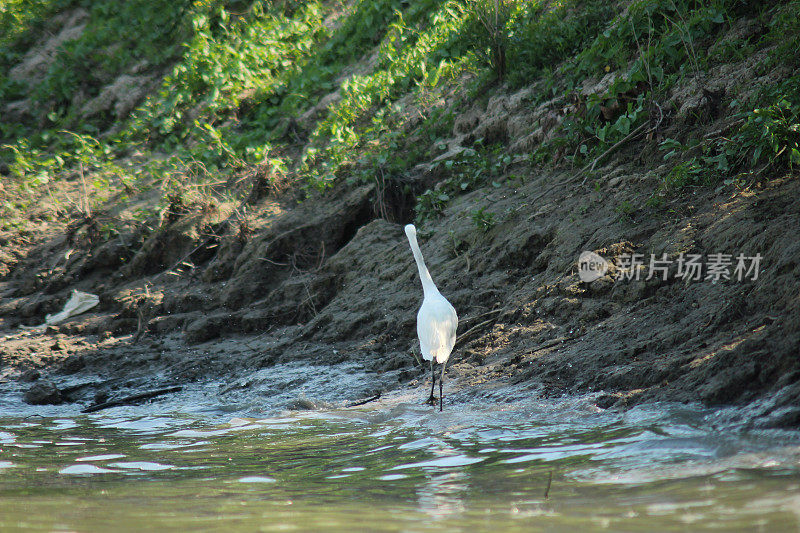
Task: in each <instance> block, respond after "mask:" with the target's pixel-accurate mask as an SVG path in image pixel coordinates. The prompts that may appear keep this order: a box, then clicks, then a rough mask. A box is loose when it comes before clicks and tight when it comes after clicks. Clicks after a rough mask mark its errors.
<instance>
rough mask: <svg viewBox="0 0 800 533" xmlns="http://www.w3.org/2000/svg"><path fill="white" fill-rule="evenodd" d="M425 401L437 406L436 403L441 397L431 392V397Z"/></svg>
mask: <svg viewBox="0 0 800 533" xmlns="http://www.w3.org/2000/svg"><path fill="white" fill-rule="evenodd" d="M423 403H426V404H428V405H433V406H436V404H438V403H439V399H438V398H437V397H436V396H434V395H433V394H431V396H430V398H428V399H427V400H425V402H423Z"/></svg>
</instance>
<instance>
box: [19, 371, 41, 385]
mask: <svg viewBox="0 0 800 533" xmlns="http://www.w3.org/2000/svg"><path fill="white" fill-rule="evenodd" d="M40 376H41V374H40V373H39V371H38V370H36V369H35V368H29V369H28V370H26V371H25V372H23V373H22V375H21V376H20V377H19V380H20V381H21V382H23V383H30V382H32V381H36V380H37V379H39V377H40Z"/></svg>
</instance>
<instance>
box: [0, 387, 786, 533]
mask: <svg viewBox="0 0 800 533" xmlns="http://www.w3.org/2000/svg"><path fill="white" fill-rule="evenodd" d="M198 387H200V388H199V389H198V390H199V391H200V393H198V394H197V396H195V397H190V396H184V397H176V398H173V399H172V400H170V402H171V403H170V402H162V403H157V404H152V405H146V406H139V407H120V408H115V409H110V410H108V411H104V412H99V413H95V414H91V415H75V416H69V417H68V416H64V415H63V414H60V415H58V416H53V417H23V416H14V417H11V416H6V417H4V418H3V417H0V427H2V430H0V530H2V531H6V530H17V529H33V530H46V531H50V530H59V529H66V530H79V531H103V530H115V531H126V530H130V531H141V530H145V529H167V530H170V529H183V530H187V529H189V530H193V531H194V530H204V529H205V530H219V529H231V530H235V529H239V530H247V531H252V530H263V531H272V530H286V529H289V530H292V529H294V530H300V531H316V530H322V529H324V530H342V531H351V530H353V528H354V526H356V527H358V528H362V529H363V528H366V529H372V530H378V531H427V530H431V531H433V530H435V531H466V530H487V529H497V530H502V531H529V530H531V529H547V530H557V531H559V530H563V531H575V530H576V529H577V528H589V529H598V528H608V529H610V530H650V531H653V530H662V529H679V530H682V529H701V528H706V527H711V526H713V527H718V528H722V529H729V530H730V529H734V530H735V529H759V528H761V529H763V530H765V531H776V530H787V529H796V528H797V527H798V524H800V518H799V516H800V439H799V438H798V436H797V435H796V434H792V433H788V432H775V431H771V432H766V431H762V432H745V431H742V430H736V429H729V430H725V431H722V430H719V429H718V428H717V427H716V426H715V418H714V417H715V416H716V413H714V412H711V411H704V410H700V409H690V408H687V407H685V406H674V405H673V406H670V405H660V406H658V405H657V406H649V407H641V408H635V409H631V410H629V411H626V412H617V411H603V410H600V409H597V408H596V407H594V406H593V404H592V403H591V402H589V401H586V400H581V399H569V400H557V401H555V400H554V401H539V400H534V399H520V400H517V401H513V402H508V401H504V402H498V401H496V400H495V399H492V398H489V399H486V398H484V399H483V400H480V401H478V400H474V399H472V400H469V401H461V402H458V403H456V402H455V401H454V402H453V405H452V406H451V408H450V409H449V410H446V411H445V412H444V413H439V412H438V411H435V410H433V409H430V408H427V407H424V406H422V405H419V403H418V398H417V395H414V394H409V393H404V394H401V393H397V394H395V395H391V396H390V397H389V398H385V399H384V400H383V401H382V402H381V403H376V404H371V405H367V406H363V407H359V408H354V409H344V408H329V409H326V410H317V411H284V412H281V411H280V410H273V411H271V412H269V414H267V413H265V414H264V416H253V415H254V414H256V413H254V412H253V411H254V410H253V409H252V407H250V408H249V409H246V410H240V411H236V412H233V413H231V409H228V408H226V409H219V410H216V411H215V410H214V409H213V407H212V406H210V405H208V402H209V401H210V400H207V399H206V402H207V403H206V404H203V402H202V400H200V399H199V398H208V396H207V395H206V394H205V393H204V392H203V390H204V389H202V387H204V386H198ZM187 394H191V392H189V393H187ZM327 400H328V399H326V401H327ZM187 405H192V406H193V411H192V412H191V413H187V411H186V409H185V407H186V406H187ZM262 411H263V410H262ZM551 475H552V486H551V487H550V490H549V497H548V498H545V490H546V488H547V486H548V479H549V478H550V477H551Z"/></svg>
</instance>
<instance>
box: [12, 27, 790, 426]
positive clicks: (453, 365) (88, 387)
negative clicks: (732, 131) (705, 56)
mask: <svg viewBox="0 0 800 533" xmlns="http://www.w3.org/2000/svg"><path fill="white" fill-rule="evenodd" d="M739 30H741V28H740V29H739ZM739 30H737V31H739ZM741 31H744V30H741ZM748 61H749V60H748ZM745 63H746V62H742V63H739V64H736V65H730V66H728V67H726V68H721V69H719V71H718V72H716V73H712V75H714V76H715V77H714V78H713V80H710V81H708V80H707V81H706V83H705V86H706V87H712V88H713V90H714V91H723V93H724V94H726V95H728V96H729V97H731V95H735V94H739V93H741V92H742V91H748V90H750V88H749V87H742V86H739V85H741V84H740V83H739V82H740V80H741V79H742V78H743V74H742V72H743V71H744V70H743V69H745V70H746V69H747V68H749V67H748V65H747V64H745ZM771 75H772V76H780V73H777V74H776V73H773V74H771ZM770 79H772V78H770ZM610 80H611V78H610V77H606V78H603V79H600V80H594V81H591V82H587V84H586V85H585V87H584V93H585V94H591V93H597V94H600V93H602V92H603V91H605V88H607V87H608V85H609V83H610ZM534 89H535V88H534ZM531 90H533V89H527V90H526V91H521V92H518V93H514V94H508V93H506V92H504V90H503V89H502V88H500V89H497V90H496V94H494V95H493V96H491V97H490V98H489V99H488V101H486V102H476V103H474V104H472V105H471V106H468V108H467V109H465V110H464V113H463V115H462V116H461V117H459V118H458V120H456V121H455V126H454V129H453V136H452V139H450V141H449V142H448V143H447V145H448V151H447V153H446V154H444V156H443V157H444V158H447V157H451V156H454V155H456V154H458V153H459V152H460V151H461V150H462V149H463V147H464V146H467V145H469V143H470V142H473V141H474V140H475V139H477V138H483V139H487V140H489V141H491V142H503V143H505V144H506V145H507V146H509V150H510V151H511V152H513V153H525V152H527V151H529V150H530V149H531V147H532V146H535V145H537V144H538V143H540V142H542V141H543V140H544V139H546V138H547V137H548V136H550V135H552V134H553V132H554V128H555V126H556V125H557V124H558V123H559V122H560V121H561V120H562V119H563V116H564V112H565V111H564V110H563V109H557V108H556V107H555V106H553V105H552V104H551V103H545V104H543V105H540V106H535V107H534V106H532V105H531V104H530V95H531ZM737 91H738V92H737ZM714 94H716V93H714ZM670 98H671V101H670V107H671V108H672V109H675V110H677V111H678V112H677V113H675V114H674V116H668V117H666V119H665V121H664V124H663V125H662V129H661V130H660V131H659V132H657V134H658V135H661V136H667V135H669V134H670V133H674V132H675V131H679V130H680V129H681V128H688V127H691V128H694V129H695V130H696V131H697V132H698V134H702V133H703V132H708V131H720V130H721V129H724V128H725V127H728V126H729V125H730V123H731V118H730V117H726V116H724V114H719V113H716V112H713V111H714V110H713V109H712V107H713V106H710V104H709V101H710V100H709V97H708V96H707V95H706V96H705V99H704V96H702V91H698V90H697V87H694V88H693V86H691V84H688V85H685V86H681V87H678V88H676V90H675V91H674V93H673V94H672V95H671V96H670ZM331 101H334V99H332V98H327V97H326V98H325V99H323V100H322V101H321V102H320V105H321V107H320V108H319V109H317V108H314V112H313V113H310V114H309V115H308V116H306V117H303V120H304V121H305V122H313V121H314V120H316V116H317V115H318V114H320V113H321V112H322V109H323V108H324V107H326V106H327V105H329V104H330V102H331ZM109 105H110V104H109ZM703 109H705V110H706V111H708V112H701V111H702V110H703ZM318 112H319V113H318ZM690 122H691V123H690ZM648 146H649V147H650V148H648ZM650 152H652V143H649V144H648V145H646V141H643V140H639V141H635V142H632V143H630V145H628V146H624V147H623V148H622V149H621V150H620V151H619V153H617V154H614V157H613V158H612V159H610V160H609V161H608V162H604V163H603V164H601V165H600V167H601V168H598V169H597V170H596V172H595V173H594V174H593V175H592V176H591V179H587V180H585V181H586V183H585V184H584V183H581V182H580V181H575V180H574V179H571V178H573V177H574V176H573V174H574V172H575V169H568V170H566V171H564V172H557V171H547V172H545V171H542V170H538V169H531V168H530V167H529V166H527V163H526V162H525V158H522V157H519V158H517V159H516V160H515V163H514V164H512V165H511V166H510V167H509V168H508V169H506V178H505V179H504V180H500V181H501V183H500V184H499V187H494V186H489V187H486V188H483V189H480V190H477V191H474V192H472V193H469V194H466V195H464V196H462V197H460V198H458V199H456V200H455V201H453V202H452V203H451V205H450V206H449V207H448V208H447V210H446V211H445V213H444V215H443V216H442V217H441V218H440V219H438V220H436V221H434V222H431V223H430V224H428V225H426V226H425V227H424V228H422V229H421V230H420V241H421V247H422V251H423V254H424V255H425V258H426V261H427V263H428V266H429V268H430V270H431V273H432V275H433V278H434V280H435V281H436V282H437V284H438V286H439V288H440V290H441V292H442V293H443V294H444V295H445V296H446V297H447V298H448V299H449V300H450V301H451V302H452V303H453V305H454V306H455V308H456V309H457V311H458V313H459V317H460V324H459V339H458V342H457V345H456V349H455V352H454V354H453V357H452V358H451V362H450V364H449V365H448V375H449V376H450V378H455V379H457V380H458V381H459V383H460V386H461V387H465V388H466V389H469V387H470V386H473V385H478V384H485V383H487V382H493V381H497V382H503V383H505V384H509V383H511V384H515V383H516V384H520V387H521V388H524V390H531V389H532V388H536V387H537V386H538V389H537V390H539V391H540V393H541V394H543V395H562V394H572V393H584V392H597V393H599V394H598V396H597V404H598V406H599V407H602V408H620V409H624V408H625V407H626V406H629V405H633V404H637V403H641V402H657V401H664V400H676V401H681V402H701V403H704V404H707V405H729V404H735V405H741V406H749V407H748V408H747V409H748V410H746V422H747V423H751V424H757V425H761V426H764V427H774V426H781V427H787V426H788V427H797V426H798V425H800V407H798V406H800V364H799V361H800V359H798V347H800V296H799V295H800V266H799V260H800V241H798V239H797V233H796V232H797V229H798V228H799V227H800V224H799V223H798V222H799V221H798V213H800V200H799V199H800V190H799V188H800V183H798V180H797V177H796V175H792V174H774V173H773V174H771V175H761V176H758V177H757V178H755V179H753V180H751V181H750V182H748V183H746V184H741V185H739V186H736V185H733V186H720V187H719V188H717V189H711V188H688V189H687V190H686V191H684V192H682V193H680V194H677V195H673V196H669V197H667V198H666V199H664V203H662V204H661V205H658V206H653V205H651V204H649V203H648V202H647V200H648V199H649V198H651V197H652V196H653V195H654V194H655V193H656V192H657V191H658V190H659V187H660V186H661V184H662V182H663V177H664V175H665V173H666V172H667V168H666V167H665V166H661V164H660V157H656V156H654V155H652V153H650ZM648 154H649V155H648ZM656 155H658V154H656ZM440 158H441V157H440ZM427 163H431V162H425V163H423V164H421V165H420V166H418V168H419V169H420V172H422V173H424V171H425V169H426V168H431V166H430V165H427V166H426V164H427ZM603 165H605V166H603ZM421 179H423V180H428V179H429V178H428V177H425V176H423V177H422V178H421ZM559 183H563V184H564V185H563V186H558V184H559ZM64 186H65V187H70V186H71V187H74V186H76V185H75V184H74V183H73V184H69V183H68V184H65V185H64ZM610 199H612V200H611V201H610ZM250 200H251V202H250V204H251V205H249V207H250V209H249V211H248V215H247V216H246V217H244V218H237V216H235V215H234V213H235V212H237V211H236V210H234V209H233V207H234V206H230V205H228V206H224V205H212V204H209V203H203V202H197V203H189V204H180V205H177V204H176V205H173V206H171V208H170V210H169V213H167V214H166V215H164V216H162V217H161V219H160V220H159V221H158V224H156V229H155V230H154V231H152V232H145V231H144V230H143V229H142V228H141V226H138V225H136V224H134V223H133V222H132V221H127V222H126V219H125V217H124V213H111V212H108V213H106V214H105V215H104V216H108V217H111V218H113V219H114V221H115V223H116V224H117V226H118V227H119V234H118V235H117V236H116V237H114V238H112V239H110V240H103V239H101V238H98V228H97V227H96V221H93V220H75V221H73V222H72V223H71V224H70V225H64V224H59V223H58V222H52V221H50V220H49V219H48V218H47V217H46V216H44V214H43V213H44V212H46V211H47V206H46V204H42V205H40V206H38V207H34V208H32V210H31V212H30V213H29V214H28V218H27V219H26V221H25V224H24V227H23V228H22V229H19V230H15V231H6V232H4V233H2V234H0V244H1V245H2V252H1V255H0V297H2V302H0V334H1V335H4V337H3V339H2V342H0V380H4V381H7V382H15V383H16V384H17V385H16V386H17V388H18V390H19V391H28V394H29V396H30V398H29V399H30V400H31V402H32V403H37V402H39V401H49V402H58V401H64V402H83V403H90V402H92V401H96V400H98V399H102V398H104V397H105V398H107V397H108V395H109V394H115V393H119V392H120V391H125V390H128V389H141V388H146V387H154V386H158V385H171V384H176V383H178V384H179V383H184V382H189V381H201V380H210V379H220V378H222V379H230V380H231V381H232V382H235V383H237V384H236V386H235V387H236V390H246V389H247V388H248V380H247V379H246V377H247V376H248V375H249V374H251V373H253V372H255V371H256V370H257V369H259V368H263V367H268V366H271V365H274V364H276V363H282V362H289V361H298V360H303V361H309V362H312V363H315V364H334V363H340V362H345V361H347V362H352V363H353V364H354V365H358V368H361V369H363V371H364V375H365V380H366V379H368V378H367V376H368V375H381V376H382V378H381V380H380V383H381V387H382V388H384V389H385V388H392V387H405V386H412V387H421V386H422V385H423V384H424V381H425V377H426V375H427V374H426V372H425V368H424V367H423V366H422V365H420V364H419V357H418V346H416V334H415V315H416V309H417V307H418V305H419V304H420V301H421V297H422V291H421V287H420V285H419V280H418V278H417V272H416V268H415V266H414V262H413V259H412V256H411V253H410V250H409V249H408V244H407V242H406V240H405V237H404V235H403V232H402V225H403V224H404V223H406V222H409V221H410V217H411V213H410V212H408V211H407V210H403V209H399V210H396V211H394V212H393V216H392V217H390V218H391V220H388V219H386V218H382V217H381V216H379V215H380V214H383V215H384V216H385V215H386V209H385V206H384V208H383V209H382V208H381V206H382V197H381V191H379V190H377V189H376V187H375V186H373V185H362V186H356V185H349V186H345V185H341V186H337V187H336V188H335V189H332V190H329V191H327V192H325V193H316V194H314V195H312V196H311V198H309V199H307V200H305V201H303V202H302V203H297V201H296V195H295V193H294V192H292V191H290V192H286V193H283V194H276V193H274V192H273V193H270V194H252V195H250ZM620 206H625V208H621V207H620ZM481 208H482V209H485V210H486V211H487V212H491V213H493V214H494V220H495V223H494V224H493V225H492V226H491V227H490V228H489V229H488V231H482V230H481V229H479V228H477V227H476V225H475V224H474V223H473V220H472V213H474V212H475V210H477V209H481ZM584 250H590V251H595V252H597V253H598V254H600V255H601V256H603V257H604V258H606V259H607V260H608V261H610V263H611V267H610V270H609V273H608V274H607V275H605V276H604V277H602V278H600V279H598V280H596V281H593V282H591V283H584V282H582V281H580V279H579V277H578V275H577V259H578V256H579V255H580V253H581V252H582V251H584ZM631 253H639V254H644V257H645V258H646V259H645V260H646V261H647V260H649V257H650V254H656V256H657V257H661V256H662V254H666V256H667V258H668V259H670V260H671V261H672V264H671V267H670V270H669V273H668V274H669V275H668V276H667V279H666V280H664V279H661V278H660V277H658V276H656V277H653V278H652V279H649V280H648V279H644V278H645V277H646V275H645V276H642V279H639V280H635V279H632V280H627V279H622V278H617V277H615V276H614V274H616V273H618V271H619V267H620V266H621V256H623V255H624V254H631ZM682 253H683V254H702V255H703V256H704V257H705V256H707V255H708V254H714V253H725V254H732V255H733V256H734V257H735V256H736V255H738V254H740V253H743V254H744V255H746V256H753V255H755V254H761V256H762V260H761V269H760V272H759V276H758V279H756V280H751V279H747V280H741V281H740V280H736V279H730V280H725V279H723V280H720V281H718V282H716V283H713V282H712V281H710V280H699V281H692V282H684V281H683V280H680V279H678V278H677V277H676V276H675V274H676V263H675V260H676V259H677V258H678V257H679V255H680V254H682ZM72 289H80V290H83V291H86V292H91V293H95V294H98V295H99V296H100V300H101V303H100V305H99V306H98V307H97V308H95V309H93V310H92V312H90V313H87V314H85V315H81V316H79V317H76V318H74V319H73V320H71V321H69V322H67V323H65V324H62V325H59V326H57V327H50V328H48V329H47V331H45V332H29V331H21V330H20V329H19V326H21V325H28V326H30V325H36V324H40V323H42V322H43V319H44V315H45V314H47V313H51V312H54V311H57V310H58V309H60V307H61V306H62V305H63V303H64V302H65V301H66V299H67V298H68V296H69V293H70V291H71V290H72ZM98 376H100V378H98ZM76 380H77V381H76ZM48 382H52V383H51V384H50V385H49V384H48ZM32 387H34V388H35V389H36V390H32ZM54 388H55V389H56V390H55V391H54V390H53V389H54ZM365 391H366V392H370V391H368V390H366V389H365V390H359V391H357V394H358V395H362V394H364V393H365ZM354 394H356V392H354ZM358 397H360V396H354V397H353V399H357V398H358Z"/></svg>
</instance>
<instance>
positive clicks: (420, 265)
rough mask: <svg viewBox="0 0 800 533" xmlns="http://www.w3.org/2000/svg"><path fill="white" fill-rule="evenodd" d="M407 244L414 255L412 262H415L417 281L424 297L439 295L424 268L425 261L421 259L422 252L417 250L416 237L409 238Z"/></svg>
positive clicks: (426, 269) (429, 274)
mask: <svg viewBox="0 0 800 533" xmlns="http://www.w3.org/2000/svg"><path fill="white" fill-rule="evenodd" d="M408 243H409V244H410V245H411V252H412V253H413V254H414V261H416V262H417V269H418V270H419V279H420V280H421V281H422V291H423V292H424V293H425V296H428V295H431V296H433V295H434V294H439V290H438V289H437V288H436V285H435V284H434V283H433V278H431V273H430V272H428V267H426V266H425V260H424V259H423V258H422V251H420V249H419V245H418V244H417V238H416V236H409V237H408Z"/></svg>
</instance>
